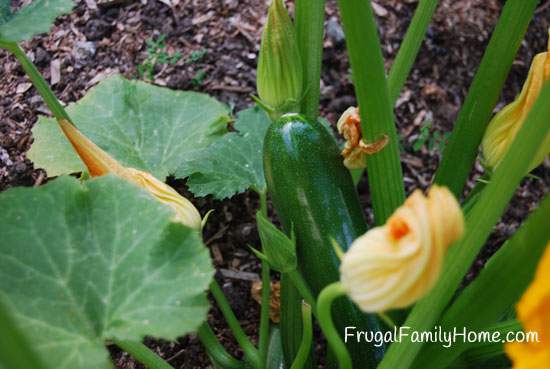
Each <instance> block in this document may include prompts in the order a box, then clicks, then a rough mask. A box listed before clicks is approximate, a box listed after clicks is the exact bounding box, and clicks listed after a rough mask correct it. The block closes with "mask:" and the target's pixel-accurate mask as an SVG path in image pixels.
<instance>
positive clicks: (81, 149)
mask: <svg viewBox="0 0 550 369" xmlns="http://www.w3.org/2000/svg"><path fill="white" fill-rule="evenodd" d="M58 122H59V126H60V127H61V129H62V130H63V132H64V133H65V136H67V138H68V139H69V142H70V143H71V145H72V146H73V148H74V150H75V151H76V153H77V154H78V156H79V157H80V159H81V160H82V161H83V162H84V164H85V165H86V167H87V168H88V171H89V172H90V175H91V176H92V177H95V176H102V175H105V174H108V173H114V174H117V175H120V174H121V173H122V172H124V167H123V166H122V165H120V163H119V162H117V161H116V160H115V159H113V158H112V157H111V156H110V155H109V154H107V153H106V152H105V151H103V150H102V149H101V148H100V147H99V146H97V145H96V144H94V143H93V142H92V141H90V140H89V139H88V137H86V136H84V135H83V134H82V132H80V130H79V129H78V128H76V127H75V126H74V125H73V124H72V123H70V122H68V121H66V120H59V121H58Z"/></svg>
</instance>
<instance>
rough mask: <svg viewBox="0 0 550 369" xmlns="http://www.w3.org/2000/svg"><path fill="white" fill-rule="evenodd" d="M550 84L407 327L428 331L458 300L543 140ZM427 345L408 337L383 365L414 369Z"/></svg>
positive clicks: (383, 367)
mask: <svg viewBox="0 0 550 369" xmlns="http://www.w3.org/2000/svg"><path fill="white" fill-rule="evenodd" d="M549 100H550V83H546V84H545V86H544V87H543V89H542V91H541V94H540V96H539V98H538V99H537V101H536V102H535V105H534V106H533V109H532V111H531V113H530V114H529V116H528V117H527V120H526V122H525V123H524V125H523V127H522V128H521V129H520V131H519V132H518V134H517V136H516V139H515V140H514V142H513V144H512V146H511V148H510V150H509V151H508V153H507V154H506V156H505V157H504V159H503V160H502V162H501V164H500V165H499V166H498V167H497V169H496V171H495V172H494V173H493V176H492V179H491V182H489V183H488V184H487V187H485V189H484V190H483V192H482V193H481V194H480V195H479V199H478V200H477V202H476V204H475V205H474V206H473V207H472V209H471V210H470V212H469V213H468V214H467V216H466V233H465V235H464V237H463V238H462V240H461V241H459V242H457V243H456V244H455V245H454V246H453V247H451V249H450V250H449V253H448V255H447V257H446V259H445V265H444V272H443V273H442V275H441V278H440V279H439V281H438V283H437V285H436V286H435V287H434V288H433V290H432V291H431V292H430V293H429V294H428V295H427V296H426V297H424V298H423V299H422V300H420V301H419V302H418V303H417V304H416V306H415V307H414V308H413V310H412V311H411V313H410V314H409V317H408V319H407V321H406V322H405V324H404V325H405V326H409V327H411V330H417V331H425V330H430V329H432V328H433V326H434V324H435V323H436V322H437V321H438V319H439V318H440V316H441V313H442V312H443V310H444V309H445V308H446V307H447V305H448V304H449V302H450V300H451V299H452V297H453V295H454V292H455V291H456V289H457V288H458V286H459V285H460V282H461V281H462V278H463V277H464V275H465V274H466V272H467V271H468V268H469V267H470V265H471V264H472V263H473V261H474V260H475V258H476V256H477V254H478V253H479V251H480V250H481V247H482V246H483V244H484V243H485V241H486V240H487V238H488V237H489V235H490V233H491V231H492V229H493V227H494V225H495V224H496V223H497V221H498V220H499V219H500V217H501V216H502V213H503V212H504V210H505V209H506V207H507V205H508V203H509V201H510V199H511V198H512V196H513V194H514V192H515V189H516V188H517V186H518V185H519V183H520V181H521V179H522V178H523V177H524V175H525V173H526V172H527V170H528V169H529V164H530V163H531V161H532V159H533V158H534V157H535V155H536V152H537V150H538V148H539V146H540V145H541V143H542V140H543V139H544V138H545V137H546V134H547V133H548V131H549V129H550V127H548V120H547V118H548V116H550V104H548V103H547V102H548V101H549ZM422 347H423V345H422V344H420V343H411V342H402V343H397V342H396V343H394V344H392V345H391V347H390V349H389V351H388V353H387V354H386V356H385V357H384V360H383V361H382V363H381V364H380V367H379V369H390V368H391V369H400V368H410V367H411V364H412V363H413V361H414V360H415V358H416V356H417V355H418V353H419V351H420V350H421V349H422Z"/></svg>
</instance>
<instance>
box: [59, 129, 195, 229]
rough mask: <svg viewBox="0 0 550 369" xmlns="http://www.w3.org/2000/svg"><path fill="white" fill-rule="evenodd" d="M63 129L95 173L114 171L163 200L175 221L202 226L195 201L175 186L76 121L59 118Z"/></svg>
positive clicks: (79, 154) (93, 174) (191, 225)
mask: <svg viewBox="0 0 550 369" xmlns="http://www.w3.org/2000/svg"><path fill="white" fill-rule="evenodd" d="M59 125H60V126H61V129H62V130H63V132H64V133H65V135H66V136H67V138H68V139H69V141H70V142H71V144H72V146H73V148H74V149H75V151H76V152H77V154H78V156H80V158H81V159H82V161H83V162H84V164H86V167H88V171H89V172H90V175H91V176H92V177H96V176H102V175H105V174H109V173H112V174H115V175H117V176H119V177H121V178H124V179H125V180H127V181H129V182H131V183H134V184H135V185H137V186H139V187H141V188H143V189H145V190H147V191H148V192H149V193H150V194H151V195H153V196H154V197H155V198H156V199H157V200H159V201H160V202H162V203H164V204H166V205H169V206H170V207H171V208H172V209H173V210H174V213H175V215H174V221H176V222H180V223H183V224H185V225H187V226H188V227H191V228H195V229H200V228H201V216H200V214H199V212H198V210H197V209H196V208H195V207H194V206H193V204H192V203H191V202H190V201H189V200H187V199H186V198H185V197H183V196H181V195H180V194H179V193H177V192H176V191H175V190H174V189H173V188H172V187H170V186H168V185H167V184H165V183H164V182H162V181H159V180H158V179H156V178H155V177H153V176H152V175H151V174H149V173H147V172H143V171H141V170H137V169H134V168H126V167H124V166H122V165H121V164H120V163H119V162H118V161H116V160H115V159H114V158H112V157H111V156H110V155H109V154H107V153H106V152H105V151H103V150H102V149H101V148H100V147H99V146H97V145H96V144H94V143H93V142H92V141H90V140H89V139H88V138H87V137H86V136H84V135H83V134H82V132H80V131H79V130H78V128H76V127H75V126H74V125H73V124H71V123H70V122H68V121H66V120H60V121H59Z"/></svg>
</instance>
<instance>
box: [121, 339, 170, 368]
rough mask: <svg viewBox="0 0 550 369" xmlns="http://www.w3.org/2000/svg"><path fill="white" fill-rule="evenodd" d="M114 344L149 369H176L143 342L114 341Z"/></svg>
mask: <svg viewBox="0 0 550 369" xmlns="http://www.w3.org/2000/svg"><path fill="white" fill-rule="evenodd" d="M113 342H114V343H115V344H116V345H117V346H118V347H120V348H121V349H123V350H124V351H126V352H127V353H129V354H130V355H131V356H132V357H133V358H134V359H136V360H137V361H139V362H140V363H141V364H143V365H144V366H145V367H147V368H149V369H174V367H173V366H172V365H170V364H168V363H167V362H166V361H165V360H164V359H163V358H161V357H160V356H158V355H157V354H155V353H154V352H153V351H151V350H150V349H149V348H148V347H147V346H145V345H144V344H143V343H141V342H136V341H126V340H117V339H114V340H113Z"/></svg>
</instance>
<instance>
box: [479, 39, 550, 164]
mask: <svg viewBox="0 0 550 369" xmlns="http://www.w3.org/2000/svg"><path fill="white" fill-rule="evenodd" d="M549 79H550V40H549V42H548V51H547V52H544V53H540V54H537V55H536V56H535V58H534V59H533V62H532V64H531V68H530V69H529V75H528V76H527V81H525V84H524V85H523V89H522V90H521V93H520V95H519V96H518V97H517V98H516V100H514V101H513V102H512V103H510V104H509V105H507V106H505V107H504V108H503V109H502V110H501V111H500V112H498V113H497V115H495V117H494V118H493V119H492V120H491V122H490V123H489V126H488V127H487V131H486V132H485V136H484V137H483V142H482V151H483V158H484V161H485V164H486V165H487V166H488V167H490V168H496V167H497V166H498V165H499V164H500V162H501V161H502V159H503V158H504V156H505V155H506V153H507V152H508V150H509V149H510V146H511V145H512V142H514V139H515V138H516V136H517V134H518V132H519V130H520V129H521V127H522V126H523V124H524V123H525V121H526V119H527V116H528V115H529V113H530V111H531V109H532V108H533V105H534V103H535V101H536V100H537V98H538V96H539V94H540V92H541V90H542V87H543V85H544V83H545V82H546V81H548V80H549ZM547 103H548V104H550V101H548V102H547ZM548 154H550V133H548V134H547V135H546V138H545V139H544V141H543V143H542V144H541V146H540V148H539V150H538V151H537V154H536V156H535V158H534V159H533V161H532V162H531V164H530V166H529V171H531V170H533V169H534V168H536V167H537V166H538V165H540V164H541V163H542V162H543V161H544V158H545V157H546V156H547V155H548Z"/></svg>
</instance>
